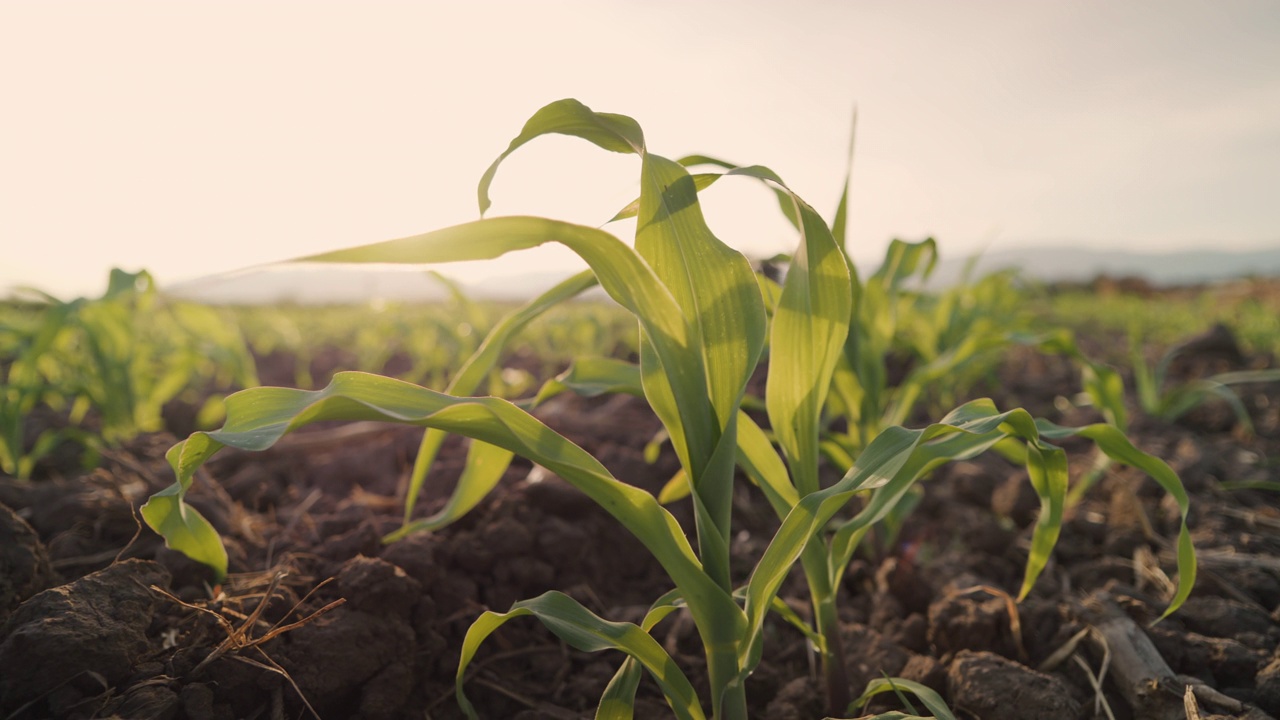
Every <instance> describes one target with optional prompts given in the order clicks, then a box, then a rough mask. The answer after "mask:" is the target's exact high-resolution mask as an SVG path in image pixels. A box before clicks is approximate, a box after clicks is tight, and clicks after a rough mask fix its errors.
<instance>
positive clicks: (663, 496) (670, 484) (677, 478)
mask: <svg viewBox="0 0 1280 720" xmlns="http://www.w3.org/2000/svg"><path fill="white" fill-rule="evenodd" d="M692 493H693V488H691V487H689V473H687V472H685V471H684V468H680V469H679V470H677V471H676V474H675V475H672V476H671V479H670V480H668V481H667V482H666V484H665V485H663V486H662V489H661V490H659V491H658V502H660V503H662V504H663V505H670V504H671V503H673V502H676V501H677V500H683V499H685V498H687V497H689V495H690V494H692Z"/></svg>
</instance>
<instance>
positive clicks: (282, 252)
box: [0, 0, 1280, 295]
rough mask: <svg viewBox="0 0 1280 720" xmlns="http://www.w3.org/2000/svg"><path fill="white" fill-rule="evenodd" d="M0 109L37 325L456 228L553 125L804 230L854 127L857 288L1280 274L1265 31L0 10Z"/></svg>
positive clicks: (663, 6) (953, 7) (729, 13)
mask: <svg viewBox="0 0 1280 720" xmlns="http://www.w3.org/2000/svg"><path fill="white" fill-rule="evenodd" d="M0 97H3V111H2V112H0V286H3V285H9V284H15V283H21V284H33V285H37V286H40V287H44V288H47V289H49V290H51V291H53V292H55V293H59V294H63V295H66V294H78V293H96V292H98V291H99V290H100V289H101V287H102V286H103V284H104V283H105V279H106V274H107V270H108V269H109V268H110V267H112V266H122V267H126V268H130V269H133V268H138V267H147V268H150V269H151V270H152V271H153V272H154V273H155V274H156V275H157V276H158V277H159V278H160V280H161V281H162V282H176V281H181V280H186V279H190V278H193V277H198V276H200V275H204V274H208V273H213V272H220V271H227V270H233V269H236V268H240V267H244V266H247V265H252V264H257V263H263V262H268V261H272V260H278V259H286V258H289V257H294V256H298V255H302V254H309V253H314V252H319V251H323V250H328V249H334V248H339V247H344V246H348V245H354V244H360V243H366V242H373V241H377V240H384V239H390V238H394V237H400V236H404V235H409V234H413V233H417V232H422V231H425V230H429V229H434V228H437V227H442V226H444V225H448V224H453V223H457V222H464V221H467V220H471V219H473V218H475V217H476V213H477V210H476V203H475V184H476V181H477V180H478V178H479V176H480V174H481V172H483V170H484V168H485V167H486V166H487V165H488V163H489V162H490V161H491V160H492V159H493V157H494V156H495V155H496V154H497V153H498V152H500V151H501V150H502V149H503V148H504V147H505V146H506V143H507V142H508V140H509V139H510V138H511V137H512V136H513V135H514V134H516V133H517V132H518V131H519V129H520V126H521V125H522V124H523V122H524V121H525V119H526V118H527V117H528V116H529V115H530V114H531V113H532V112H533V111H535V110H536V109H537V108H538V107H540V106H541V105H543V104H545V103H547V102H550V101H552V100H556V99H559V98H563V97H576V98H578V99H579V100H582V101H583V102H585V103H586V104H588V105H590V106H591V107H593V108H594V109H597V110H602V111H609V112H618V113H624V114H628V115H631V116H632V117H634V118H636V119H637V120H638V121H639V122H640V124H641V125H642V126H643V127H644V129H645V131H646V135H647V138H648V143H649V147H650V149H651V150H652V151H653V152H656V153H658V154H662V155H666V156H668V157H678V156H680V155H683V154H687V153H692V152H702V153H707V154H716V155H721V156H724V157H726V158H727V159H730V160H732V161H735V162H740V163H743V164H748V163H759V164H765V165H769V166H771V167H772V168H773V169H774V170H776V171H777V172H778V173H779V174H781V175H782V176H783V178H785V179H787V181H788V182H789V183H790V184H791V185H792V187H793V188H794V189H796V190H797V191H798V192H800V193H801V195H803V196H805V197H806V198H807V199H808V200H809V201H810V202H811V203H813V204H814V205H815V206H816V207H818V208H819V209H820V210H821V211H823V212H824V213H825V214H829V213H830V211H831V210H832V209H833V208H834V206H835V202H836V199H837V198H836V195H837V192H838V188H839V184H840V180H841V176H842V173H843V169H844V162H845V160H844V155H845V146H846V144H847V136H848V132H849V122H850V111H851V108H852V107H853V106H854V104H855V103H856V104H857V106H858V113H859V120H858V150H857V159H856V167H855V181H854V185H853V195H852V216H851V233H852V237H851V242H852V244H853V249H854V252H855V256H857V257H874V256H875V255H876V254H877V253H879V252H880V251H881V250H882V248H883V247H884V246H885V245H886V244H887V242H888V240H889V239H890V238H892V237H905V238H919V237H922V236H925V235H930V234H931V235H934V236H936V237H937V238H938V239H939V241H940V243H941V249H942V252H943V253H944V254H949V255H962V254H968V253H970V252H973V251H975V250H978V249H981V248H983V247H993V248H1000V247H1012V246H1015V245H1035V244H1049V243H1057V242H1071V243H1078V244H1081V245H1089V246H1096V247H1122V248H1129V249H1137V250H1150V251H1159V250H1162V249H1182V248H1193V247H1210V246H1211V247H1219V248H1221V247H1236V248H1258V247H1266V246H1271V247H1274V246H1276V245H1277V244H1280V222H1278V221H1280V2H1276V1H1275V0H1258V1H1247V0H1205V1H1204V2H1186V1H1173V0H1149V1H1136V0H1126V1H1124V2H1114V1H1112V0H1106V1H1103V0H1094V1H1092V2H1079V1H1073V2H1066V1H1063V2H1047V1H1046V2H1022V1H1014V0H1008V1H1007V2H974V1H973V0H967V1H966V2H953V1H951V0H936V1H932V2H923V1H903V0H885V1H883V2H837V1H835V0H829V1H818V0H792V1H791V2H788V3H781V2H763V1H759V2H727V1H724V2H721V1H715V0H700V1H698V2H693V1H689V0H686V1H684V2H674V1H665V0H664V1H658V2H639V1H634V2H621V1H619V2H610V1H602V0H596V1H594V2H549V1H542V2H466V3H464V2H448V3H435V2H433V3H428V2H421V3H408V2H397V3H393V2H345V3H338V2H316V1H314V0H308V1H306V2H273V1H254V2H175V1H172V0H163V1H159V2H136V1H132V0H119V1H115V2H102V1H100V0H93V1H87V2H57V1H52V0H33V1H31V2H13V1H11V0H0ZM637 172H638V163H637V161H636V160H635V158H633V157H626V156H620V155H613V154H610V153H605V152H603V151H600V150H597V149H595V148H594V147H591V146H589V145H587V144H586V143H584V142H581V141H575V140H570V139H551V140H542V141H539V142H536V143H535V144H533V145H531V146H528V147H526V148H525V149H523V150H521V151H520V152H518V153H517V154H516V155H515V156H513V157H512V159H511V160H510V161H509V165H508V166H507V167H505V168H504V169H503V170H502V171H500V173H499V175H498V180H497V182H496V183H495V185H494V197H495V204H494V207H493V209H492V210H491V214H508V213H537V214H545V215H550V216H553V217H561V218H566V219H569V220H574V221H578V222H584V223H589V224H593V225H594V224H599V223H600V222H602V221H603V220H605V219H607V218H608V217H609V216H610V215H612V214H613V212H614V211H615V210H617V209H618V208H619V207H620V206H621V205H623V204H625V203H626V202H628V201H629V200H630V199H631V198H632V197H633V196H634V194H635V193H636V181H635V175H636V173H637ZM704 202H705V203H706V205H707V208H708V215H709V218H710V221H711V223H712V228H713V230H715V231H716V232H717V234H718V235H719V236H720V237H721V238H722V239H724V240H725V241H726V242H729V243H730V244H734V245H735V246H737V247H740V248H743V249H745V250H748V251H750V252H754V253H773V252H777V251H780V250H783V249H786V248H787V247H788V246H789V245H790V244H792V243H793V242H794V241H793V239H792V237H791V236H790V235H789V233H788V230H787V228H786V226H785V224H784V223H783V222H782V221H781V220H780V219H779V218H778V217H777V211H776V209H775V207H774V206H773V205H772V202H771V200H770V198H769V196H768V195H767V194H766V193H765V192H764V191H763V190H761V189H759V188H757V187H754V186H752V185H751V184H750V183H748V182H747V181H745V180H743V181H739V182H738V183H736V184H723V186H720V185H718V186H716V187H715V188H714V189H713V191H711V192H709V193H708V194H706V196H705V200H704ZM617 231H618V232H619V233H620V234H621V235H622V236H623V237H626V236H627V234H628V233H629V232H630V231H631V228H628V227H625V226H624V227H620V228H618V230H617ZM539 252H541V251H539ZM564 262H565V256H564V255H563V254H560V253H556V252H551V253H542V254H541V255H535V256H518V259H517V260H516V261H515V262H514V263H507V264H505V265H504V266H502V267H500V268H498V269H497V272H500V273H501V272H514V271H517V270H520V269H544V268H547V267H556V266H557V264H558V263H564Z"/></svg>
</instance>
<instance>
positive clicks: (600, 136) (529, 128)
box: [476, 99, 644, 215]
mask: <svg viewBox="0 0 1280 720" xmlns="http://www.w3.org/2000/svg"><path fill="white" fill-rule="evenodd" d="M548 134H557V135H572V136H574V137H579V138H582V139H583V140H586V141H588V142H591V143H594V144H596V145H597V146H599V147H601V148H603V149H605V150H609V151H612V152H617V153H636V154H641V153H643V152H644V132H643V131H641V130H640V125H639V124H638V123H636V121H635V120H632V119H631V118H629V117H627V116H625V115H614V114H612V113H598V112H595V111H593V110H592V109H591V108H589V107H587V106H586V105H583V104H582V103H580V102H578V101H577V100H573V99H565V100H558V101H556V102H553V103H551V104H549V105H546V106H545V107H543V108H542V109H540V110H538V112H536V113H534V115H533V117H531V118H529V120H528V121H527V122H526V123H525V124H524V128H523V129H522V130H521V131H520V134H519V135H517V136H516V137H515V138H514V139H512V140H511V143H510V144H509V145H507V149H506V150H504V151H503V152H502V154H501V155H499V156H498V158H497V159H496V160H494V161H493V164H492V165H490V166H489V169H488V170H485V171H484V175H483V176H482V177H481V178H480V185H479V187H478V188H477V190H476V194H477V195H478V196H479V199H480V214H481V215H483V214H484V213H485V211H486V210H488V209H489V205H490V204H491V203H490V200H489V185H490V184H492V182H493V176H494V175H495V174H496V173H497V172H498V166H499V165H501V164H502V161H503V160H506V159H507V156H508V155H510V154H511V153H513V152H515V151H516V149H517V148H519V147H520V146H521V145H524V144H525V143H527V142H529V141H530V140H533V139H534V138H536V137H539V136H541V135H548Z"/></svg>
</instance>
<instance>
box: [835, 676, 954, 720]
mask: <svg viewBox="0 0 1280 720" xmlns="http://www.w3.org/2000/svg"><path fill="white" fill-rule="evenodd" d="M903 691H906V692H909V693H911V694H912V695H915V696H916V697H917V698H918V699H919V700H920V703H921V704H922V705H924V706H925V708H926V709H927V710H928V711H929V712H931V713H933V715H932V717H934V718H936V719H937V720H955V715H952V714H951V708H949V707H947V703H946V702H945V701H943V699H942V696H941V695H939V694H938V693H937V692H936V691H934V690H933V689H932V688H930V687H929V686H927V685H922V684H920V683H918V682H915V681H912V680H905V679H903V678H875V679H873V680H872V681H871V682H869V683H867V688H866V689H865V690H863V691H862V695H860V696H859V697H858V699H857V700H854V701H853V706H854V707H862V706H865V705H866V704H867V703H868V702H870V701H871V698H873V697H875V696H876V695H880V694H882V693H889V692H891V693H894V694H895V695H897V696H898V697H900V698H902V699H903V700H904V701H905V700H906V698H904V697H903V696H902V693H903ZM907 709H908V710H909V711H910V712H912V713H914V712H915V708H912V707H911V706H910V704H909V703H908V705H907ZM876 717H885V715H877V716H876ZM890 717H893V716H890ZM897 717H914V716H904V715H898V716H897Z"/></svg>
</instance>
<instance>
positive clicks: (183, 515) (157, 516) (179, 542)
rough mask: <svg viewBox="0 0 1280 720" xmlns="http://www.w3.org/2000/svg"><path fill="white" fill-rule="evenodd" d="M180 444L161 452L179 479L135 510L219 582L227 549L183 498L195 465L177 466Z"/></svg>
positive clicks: (223, 574)
mask: <svg viewBox="0 0 1280 720" xmlns="http://www.w3.org/2000/svg"><path fill="white" fill-rule="evenodd" d="M183 445H184V443H178V444H177V445H174V446H173V447H171V448H169V451H168V452H167V453H165V456H164V457H165V460H168V461H169V467H171V468H173V471H174V473H175V474H176V475H177V476H178V482H176V483H174V484H173V485H170V486H169V487H167V488H165V489H164V490H161V491H160V492H158V493H156V494H155V495H152V496H151V497H150V498H149V499H148V500H147V502H146V503H145V504H144V505H143V506H142V507H141V508H139V510H138V512H139V513H141V514H142V519H143V520H145V521H146V523H147V525H149V526H150V527H151V529H152V530H155V531H156V534H158V535H159V536H160V537H162V538H164V544H165V545H166V546H168V547H169V548H171V549H173V550H177V551H178V552H180V553H182V554H183V555H186V556H187V557H189V558H191V559H192V560H195V561H196V562H198V563H200V564H202V565H205V566H207V567H209V568H212V569H213V573H214V581H215V582H218V583H221V582H222V581H223V579H224V578H226V576H227V549H226V548H225V547H223V545H222V538H221V537H219V536H218V531H217V530H214V529H213V526H212V525H210V524H209V521H208V520H206V519H205V518H204V516H203V515H201V514H200V513H199V512H197V511H196V509H195V508H193V507H191V506H190V505H187V504H186V503H185V502H183V497H184V496H185V495H186V494H187V490H188V489H190V487H191V479H192V477H193V476H194V475H195V468H192V469H191V471H190V472H182V471H180V470H179V464H180V462H181V458H182V448H183Z"/></svg>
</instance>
